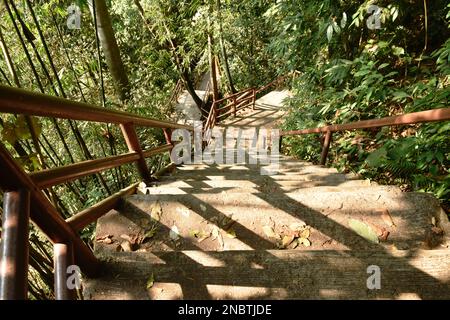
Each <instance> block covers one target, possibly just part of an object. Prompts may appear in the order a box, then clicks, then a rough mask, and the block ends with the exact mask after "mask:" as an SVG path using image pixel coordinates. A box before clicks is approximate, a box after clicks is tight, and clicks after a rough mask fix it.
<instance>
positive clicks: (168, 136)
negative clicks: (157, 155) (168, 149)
mask: <svg viewBox="0 0 450 320" xmlns="http://www.w3.org/2000/svg"><path fill="white" fill-rule="evenodd" d="M163 131H164V138H165V139H166V143H167V144H170V145H173V142H172V130H170V129H163Z"/></svg>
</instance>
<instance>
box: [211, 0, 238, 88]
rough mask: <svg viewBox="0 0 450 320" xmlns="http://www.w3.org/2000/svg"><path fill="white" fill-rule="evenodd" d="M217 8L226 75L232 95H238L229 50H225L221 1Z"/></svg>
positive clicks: (218, 1) (217, 3) (217, 2)
mask: <svg viewBox="0 0 450 320" xmlns="http://www.w3.org/2000/svg"><path fill="white" fill-rule="evenodd" d="M216 6H217V16H218V21H219V45H220V51H221V53H222V60H223V66H224V69H225V75H226V76H227V80H228V83H229V85H230V90H231V93H236V92H237V90H236V88H235V87H234V82H233V77H232V76H231V71H230V65H229V64H228V53H227V48H225V42H224V40H223V25H222V14H221V11H220V0H217V1H216Z"/></svg>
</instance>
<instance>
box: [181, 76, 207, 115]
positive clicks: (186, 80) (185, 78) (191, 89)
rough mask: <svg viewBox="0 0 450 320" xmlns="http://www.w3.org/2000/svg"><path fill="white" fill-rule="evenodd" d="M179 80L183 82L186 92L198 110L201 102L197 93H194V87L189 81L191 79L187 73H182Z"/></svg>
mask: <svg viewBox="0 0 450 320" xmlns="http://www.w3.org/2000/svg"><path fill="white" fill-rule="evenodd" d="M181 78H182V79H183V81H184V84H185V85H186V90H187V91H188V92H189V94H190V95H191V97H192V99H193V100H194V102H195V104H196V105H197V107H198V108H199V109H200V108H201V107H202V104H203V101H202V99H200V97H199V96H198V95H197V92H195V85H194V83H193V82H192V80H191V77H190V75H189V73H188V72H187V71H183V72H182V74H181Z"/></svg>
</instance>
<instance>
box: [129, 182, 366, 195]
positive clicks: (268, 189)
mask: <svg viewBox="0 0 450 320" xmlns="http://www.w3.org/2000/svg"><path fill="white" fill-rule="evenodd" d="M355 181H360V180H355ZM348 182H353V181H346V182H345V183H348ZM360 182H362V183H361V184H354V185H351V184H350V185H347V186H343V185H339V186H336V187H333V186H317V187H311V188H299V187H280V186H275V185H272V186H269V185H268V186H261V187H256V188H242V187H215V188H211V187H206V188H193V187H192V186H190V187H187V188H183V187H166V186H160V187H151V188H142V189H139V190H138V194H143V195H145V194H151V195H155V194H166V195H181V194H202V193H222V194H223V193H239V194H272V193H296V192H311V191H308V189H312V190H313V191H312V192H338V191H343V190H361V188H371V187H373V186H375V184H370V182H369V183H366V182H365V181H360Z"/></svg>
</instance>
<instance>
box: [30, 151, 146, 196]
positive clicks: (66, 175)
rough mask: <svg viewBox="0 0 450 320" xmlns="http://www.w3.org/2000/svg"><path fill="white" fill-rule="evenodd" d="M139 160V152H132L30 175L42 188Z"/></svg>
mask: <svg viewBox="0 0 450 320" xmlns="http://www.w3.org/2000/svg"><path fill="white" fill-rule="evenodd" d="M137 160H139V154H138V153H137V152H130V153H128V154H123V155H119V156H114V157H107V158H103V159H95V160H88V161H83V162H78V163H74V164H70V165H68V166H64V167H57V168H52V169H47V170H43V171H39V172H34V173H31V174H30V177H31V179H32V180H33V181H34V183H36V185H37V186H38V187H39V188H40V189H46V188H49V187H53V186H56V185H58V184H62V183H66V182H69V181H72V180H75V179H78V178H82V177H85V176H88V175H91V174H95V173H98V172H100V171H104V170H108V169H112V168H115V167H118V166H121V165H124V164H128V163H132V162H135V161H137Z"/></svg>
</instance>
